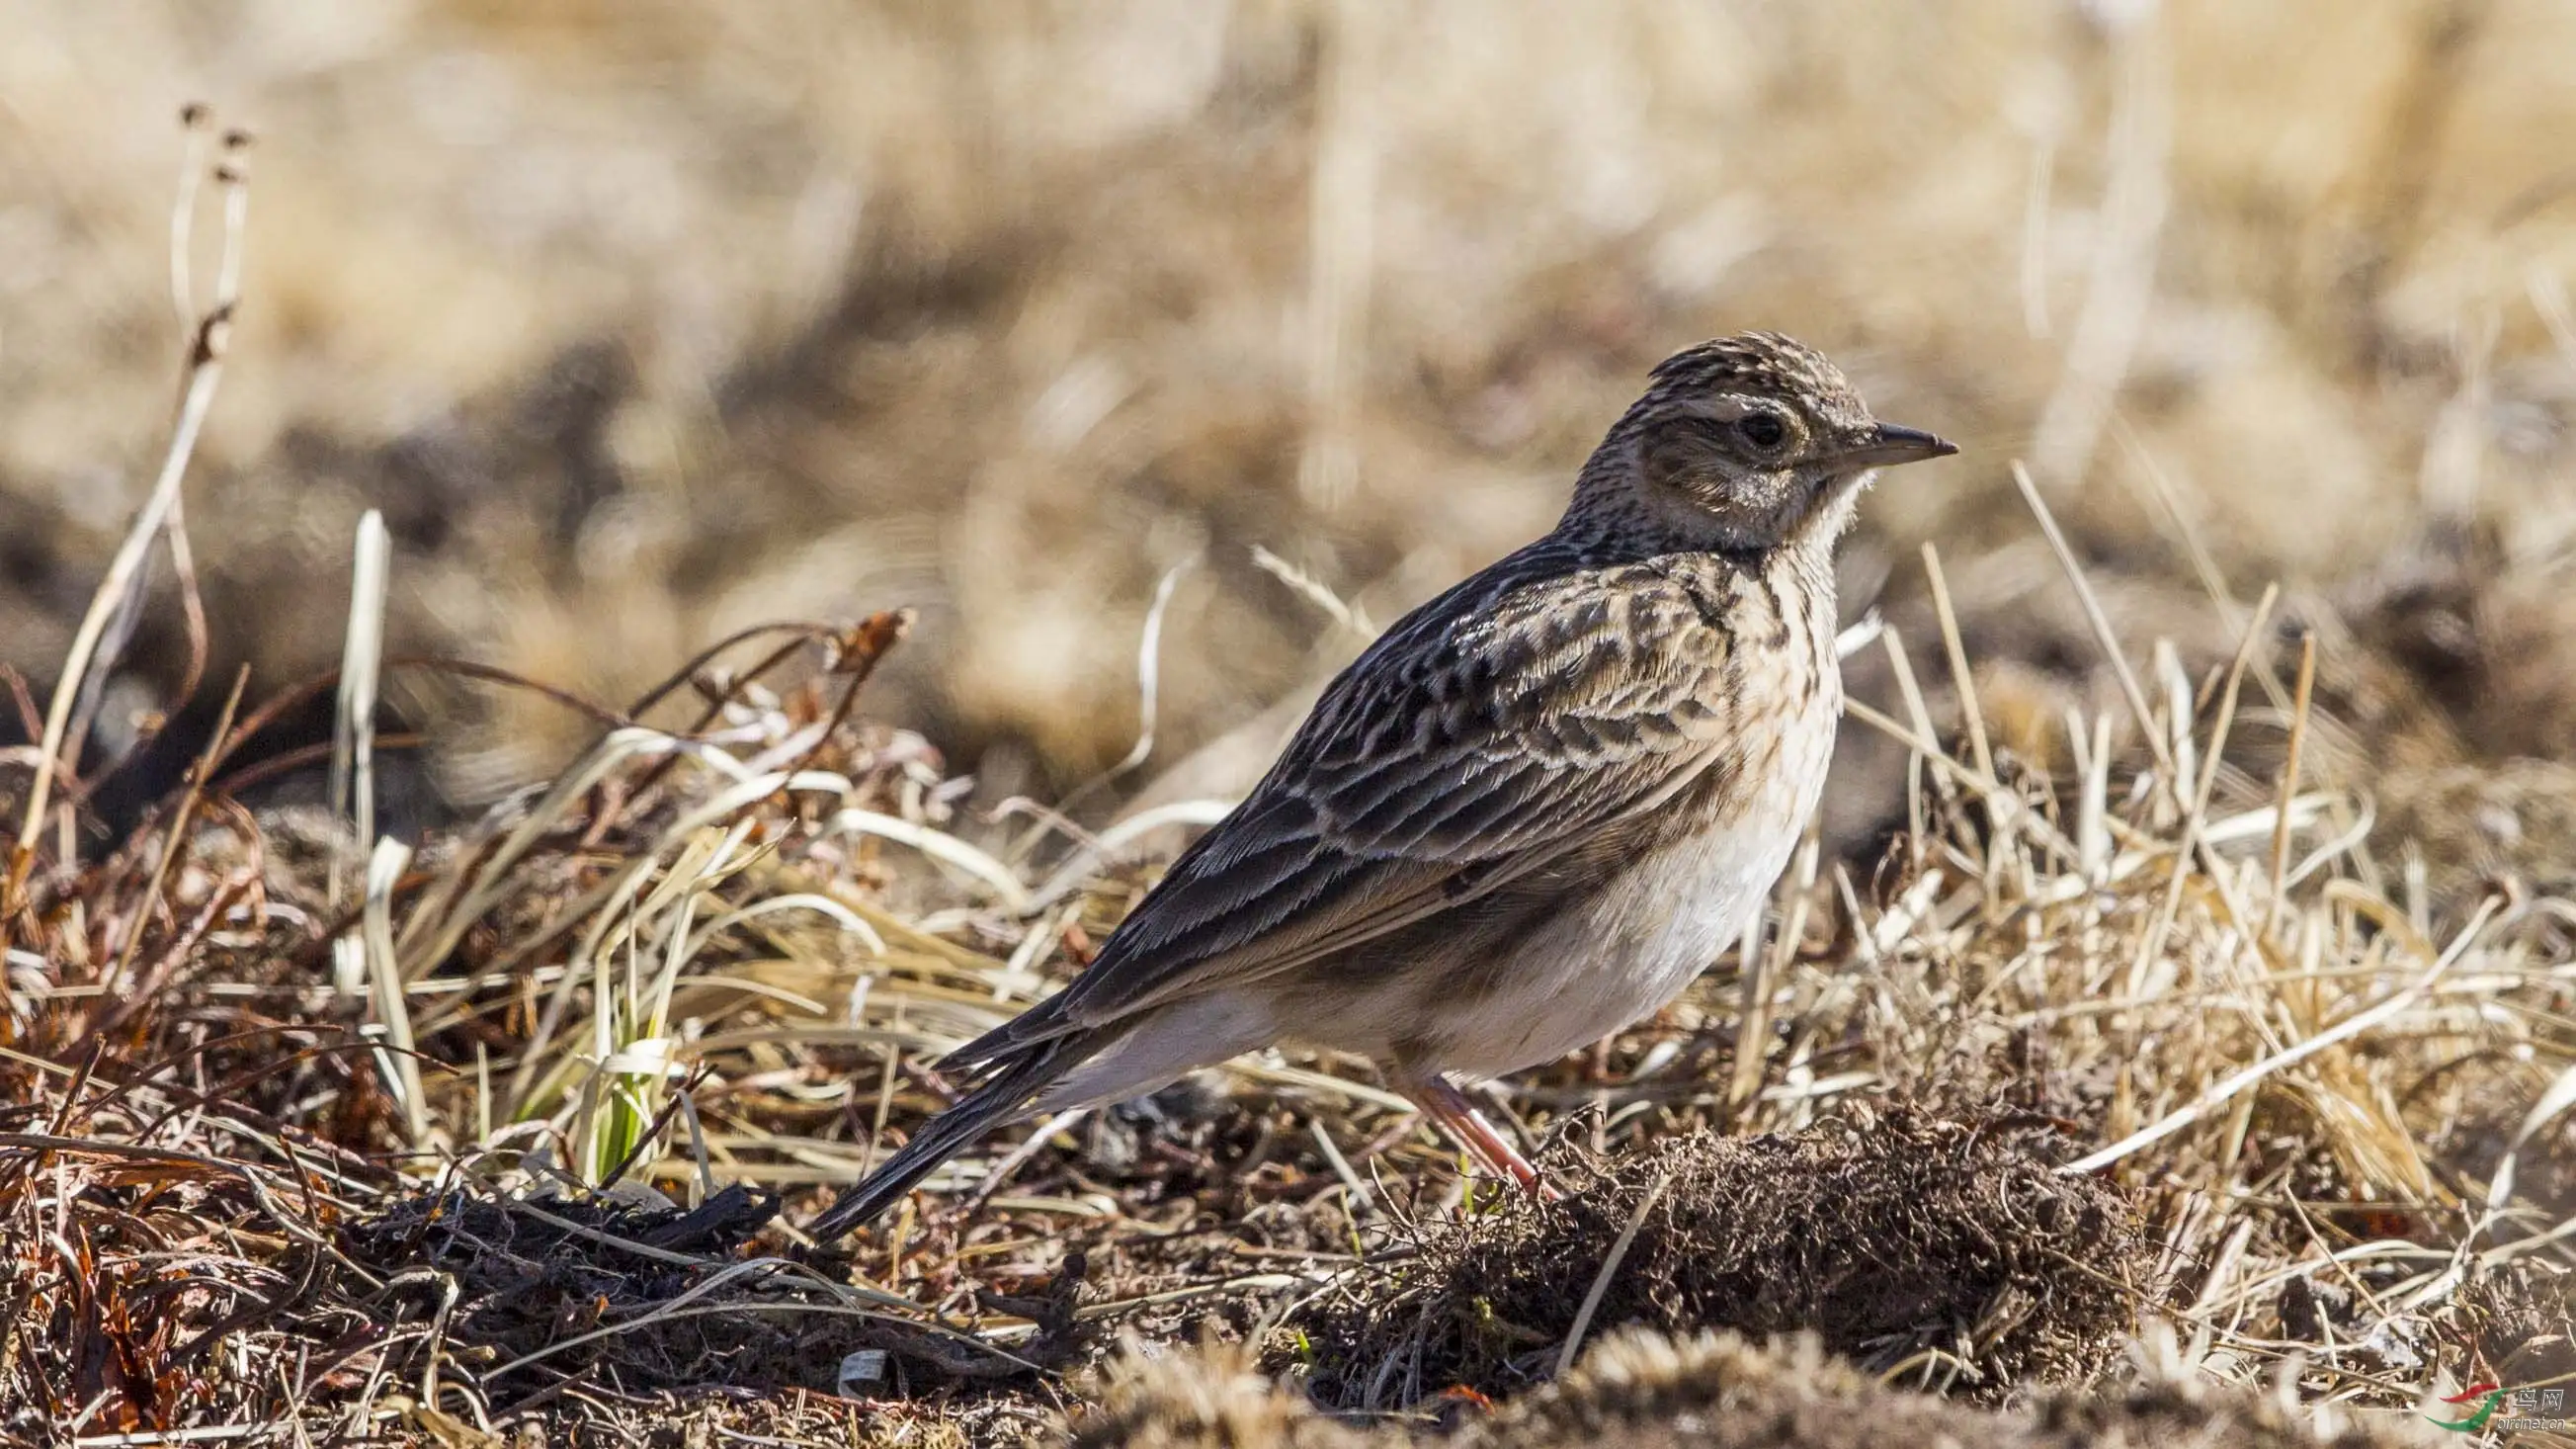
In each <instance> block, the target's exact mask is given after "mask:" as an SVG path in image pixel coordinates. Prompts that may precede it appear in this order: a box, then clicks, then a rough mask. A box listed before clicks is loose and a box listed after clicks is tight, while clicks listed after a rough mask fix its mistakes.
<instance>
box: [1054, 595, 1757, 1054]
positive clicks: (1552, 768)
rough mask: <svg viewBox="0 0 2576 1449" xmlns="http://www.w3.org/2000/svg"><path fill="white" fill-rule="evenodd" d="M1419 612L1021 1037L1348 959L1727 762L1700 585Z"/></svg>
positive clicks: (1717, 653) (1726, 683)
mask: <svg viewBox="0 0 2576 1449" xmlns="http://www.w3.org/2000/svg"><path fill="white" fill-rule="evenodd" d="M1443 602H1446V601H1443ZM1439 608H1440V605H1439V604H1437V603H1435V604H1434V605H1432V606H1430V607H1429V608H1427V609H1426V610H1425V612H1424V613H1423V614H1421V615H1417V616H1416V617H1414V618H1412V619H1409V620H1407V621H1406V622H1405V624H1404V625H1401V626H1399V627H1398V629H1397V630H1395V631H1393V632H1391V633H1390V634H1389V635H1388V636H1387V637H1386V638H1384V639H1381V640H1380V641H1379V642H1378V644H1377V645H1376V646H1375V647H1373V648H1372V649H1371V650H1370V651H1369V653H1368V654H1366V655H1363V656H1362V658H1361V659H1360V661H1359V662H1358V663H1357V664H1355V665H1353V666H1352V668H1351V669H1350V670H1349V671H1348V672H1346V673H1345V674H1344V675H1343V676H1342V677H1341V678H1340V679H1338V680H1336V681H1335V682H1334V684H1333V686H1332V687H1331V688H1330V689H1329V690H1327V691H1326V693H1325V696H1324V698H1323V699H1322V701H1320V702H1319V703H1318V705H1317V707H1316V710H1315V713H1314V714H1313V716H1311V717H1310V718H1309V719H1308V720H1307V722H1306V724H1305V725H1304V727H1302V728H1301V729H1300V730H1299V732H1298V735H1297V737H1296V738H1295V739H1294V740H1293V741H1291V743H1290V744H1289V747H1288V749H1287V752H1286V753H1285V754H1284V755H1282V756H1281V758H1280V761H1279V763H1278V765H1277V766H1275V767H1274V768H1273V769H1272V771H1271V773H1270V775H1269V776H1268V777H1267V778H1266V779H1264V780H1263V781H1262V783H1261V784H1260V785H1259V786H1258V787H1257V788H1256V789H1255V790H1254V791H1253V793H1252V795H1251V796H1250V797H1249V798H1247V799H1246V800H1245V801H1244V803H1243V804H1242V806H1241V807H1239V808H1238V809H1237V810H1236V811H1235V812H1234V813H1233V814H1232V815H1229V816H1228V817H1226V819H1225V820H1223V821H1222V822H1220V823H1219V824H1218V825H1217V826H1216V827H1215V828H1214V829H1212V830H1210V831H1209V833H1208V834H1207V835H1205V836H1203V837H1201V838H1200V839H1199V841H1198V842H1197V843H1196V844H1195V845H1194V846H1192V847H1191V848H1190V849H1189V850H1188V851H1187V852H1186V853H1184V854H1183V855H1182V856H1181V858H1180V859H1179V860H1178V861H1176V862H1175V863H1174V865H1173V867H1172V870H1171V872H1170V873H1169V874H1168V875H1167V876H1166V877H1165V878H1164V880H1163V882H1162V884H1161V885H1160V886H1159V887H1157V888H1156V890H1155V891H1154V892H1153V893H1152V895H1150V896H1149V897H1147V899H1146V900H1145V902H1144V904H1143V905H1141V906H1140V907H1138V909H1137V910H1136V912H1135V913H1134V914H1133V915H1131V916H1130V917H1129V918H1128V919H1127V921H1126V922H1125V923H1123V924H1122V925H1121V926H1120V927H1119V929H1118V930H1117V932H1116V933H1115V934H1113V935H1112V936H1111V937H1110V939H1109V941H1108V942H1107V943H1106V944H1105V945H1104V946H1103V948H1102V951H1101V955H1100V957H1099V959H1097V960H1096V961H1094V962H1093V964H1092V965H1091V967H1090V969H1088V970H1086V971H1085V972H1084V973H1083V974H1082V976H1081V977H1080V978H1079V979H1077V980H1076V981H1075V982H1074V983H1073V984H1072V985H1071V986H1069V987H1067V988H1066V990H1065V992H1064V993H1063V995H1062V996H1061V997H1060V998H1059V1000H1058V1001H1056V1002H1051V1003H1049V1004H1050V1006H1052V1007H1054V1008H1055V1009H1054V1010H1052V1011H1049V1012H1046V1013H1044V1014H1043V1017H1042V1018H1041V1020H1042V1021H1043V1022H1044V1026H1042V1027H1041V1028H1040V1030H1041V1031H1047V1030H1066V1029H1073V1028H1078V1027H1088V1026H1098V1025H1102V1024H1105V1023H1107V1022H1110V1021H1113V1020H1115V1019H1117V1018H1119V1017H1121V1016H1124V1015H1127V1014H1128V1013H1130V1012H1134V1011H1137V1010H1141V1009H1144V1008H1146V1007H1150V1006H1154V1005H1158V1004H1161V1003H1164V1002H1168V1001H1172V1000H1175V999H1179V998H1182V997H1188V996H1195V995H1198V994H1199V993H1201V992H1204V991H1208V990H1213V989H1218V988H1221V987H1225V986H1228V985H1233V984H1237V983H1241V982H1245V981H1250V980H1256V979H1259V978H1262V977H1266V976H1269V975H1272V974H1275V973H1278V972H1282V971H1288V970H1293V969H1295V968H1297V967H1298V966H1300V965H1303V964H1306V963H1309V962H1313V961H1316V960H1318V959H1321V958H1323V957H1325V956H1328V955H1330V954H1333V953H1335V952H1339V951H1344V950H1348V949H1349V948H1351V947H1353V946H1356V945H1359V944H1361V943H1363V942H1365V941H1368V940H1370V939H1372V938H1374V937H1377V936H1380V935H1383V934H1385V933H1387V932H1389V931H1393V930H1396V929H1398V928H1400V927H1403V926H1407V925H1410V924H1413V923H1415V922H1418V921H1421V920H1424V919H1426V918H1428V917H1430V916H1434V915H1437V914H1438V913H1440V912H1442V911H1444V910H1450V909H1454V908H1456V907H1458V906H1461V905H1463V904H1465V903H1467V902H1468V901H1471V900H1473V899H1475V898H1476V897H1478V896H1481V895H1484V894H1486V893H1488V892H1490V891H1492V890H1494V889H1496V888H1498V887H1500V886H1502V885H1504V884H1507V883H1509V882H1510V881H1512V880H1513V879H1515V878H1517V877H1519V876H1520V875H1522V874H1524V873H1526V872H1527V871H1529V870H1532V869H1534V868H1537V867H1539V866H1541V865H1544V864H1545V863H1547V862H1548V861H1550V860H1553V859H1556V858H1558V857H1560V856H1562V855H1564V854H1566V853H1568V852H1571V851H1577V850H1581V849H1583V848H1585V847H1586V846H1600V845H1603V844H1605V843H1606V842H1607V840H1609V839H1611V838H1614V837H1616V836H1618V835H1622V834H1624V833H1625V832H1624V831H1622V830H1621V827H1622V826H1623V825H1625V824H1628V823H1630V822H1633V821H1636V820H1638V819H1639V818H1640V817H1642V816H1645V815H1647V814H1649V813H1650V812H1652V811H1653V810H1654V809H1656V807H1658V806H1660V805H1662V804H1663V803H1664V802H1665V801H1666V800H1668V799H1670V798H1671V797H1672V796H1673V795H1674V794H1675V793H1676V792H1678V791H1680V790H1681V789H1682V788H1684V787H1685V786H1687V785H1689V784H1690V783H1691V782H1692V781H1693V780H1694V779H1696V778H1698V776H1699V775H1700V773H1701V772H1702V771H1704V770H1708V769H1711V768H1727V767H1728V766H1727V761H1728V759H1729V758H1730V756H1731V755H1732V754H1733V753H1734V752H1733V751H1732V750H1730V748H1729V746H1730V743H1731V741H1732V740H1733V738H1734V736H1735V735H1736V732H1737V729H1738V719H1737V716H1736V712H1735V710H1734V709H1733V708H1732V707H1731V706H1730V704H1729V702H1728V701H1729V699H1730V697H1731V696H1732V695H1733V694H1734V693H1735V691H1734V690H1733V689H1732V688H1730V682H1731V681H1730V666H1731V662H1732V660H1733V659H1734V657H1735V651H1734V650H1732V649H1731V648H1730V647H1729V636H1728V634H1727V632H1726V630H1725V629H1724V628H1723V627H1722V626H1721V625H1720V624H1719V623H1718V622H1716V621H1715V620H1714V619H1713V618H1712V617H1711V616H1710V611H1709V609H1708V608H1707V607H1706V600H1705V599H1704V598H1701V597H1699V596H1696V595H1694V594H1693V593H1691V592H1689V591H1687V590H1684V589H1682V588H1681V587H1680V586H1678V585H1671V584H1663V585H1657V584H1655V583H1654V582H1653V581H1652V580H1651V579H1649V580H1647V581H1646V582H1645V583H1644V584H1642V585H1641V584H1638V583H1636V582H1634V581H1631V582H1630V583H1629V584H1628V585H1627V587H1624V588H1618V589H1605V588H1602V587H1600V586H1599V582H1598V581H1597V580H1596V581H1594V582H1593V584H1592V586H1590V587H1556V588H1529V589H1524V590H1521V591H1519V592H1517V593H1514V594H1510V595H1507V596H1506V597H1505V598H1504V599H1503V600H1501V601H1500V602H1498V603H1496V604H1493V605H1490V606H1489V607H1488V608H1487V609H1486V610H1484V611H1482V612H1481V613H1480V614H1479V615H1478V616H1475V617H1472V618H1469V619H1466V620H1463V621H1462V620H1448V621H1444V620H1443V619H1441V618H1440V617H1439V614H1438V610H1439Z"/></svg>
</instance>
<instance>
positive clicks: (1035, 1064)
mask: <svg viewBox="0 0 2576 1449" xmlns="http://www.w3.org/2000/svg"><path fill="white" fill-rule="evenodd" d="M981 1046H983V1043H981V1042H977V1043H971V1044H969V1045H968V1046H967V1047H966V1048H965V1049H964V1050H963V1051H961V1052H960V1053H959V1055H961V1056H963V1055H966V1054H968V1053H973V1052H975V1051H976V1050H977V1048H979V1047H981ZM1084 1055H1085V1053H1084V1052H1083V1051H1082V1049H1081V1043H1080V1042H1079V1040H1078V1039H1069V1038H1066V1037H1051V1038H1047V1039H1044V1040H1039V1041H1032V1042H1028V1043H1026V1044H1025V1045H1024V1046H1022V1047H1020V1048H1019V1049H1018V1050H1016V1051H1011V1050H1005V1051H1004V1052H1002V1053H1000V1054H998V1055H995V1056H990V1057H987V1059H986V1062H985V1064H984V1072H983V1073H981V1074H982V1075H985V1076H986V1080H985V1081H984V1083H983V1084H982V1085H980V1086H978V1087H976V1088H975V1090H973V1091H971V1092H969V1093H967V1094H966V1095H965V1096H963V1097H960V1098H958V1099H957V1102H956V1105H954V1106H952V1107H950V1108H948V1109H947V1110H946V1111H944V1112H941V1113H940V1114H939V1115H938V1116H936V1117H933V1118H931V1119H930V1120H929V1121H928V1122H926V1123H924V1124H923V1125H922V1128H921V1130H920V1131H919V1132H916V1133H914V1134H913V1138H912V1140H911V1141H910V1142H907V1143H905V1144H904V1145H903V1148H902V1150H901V1151H899V1152H897V1153H895V1155H894V1156H892V1157H889V1158H887V1159H886V1160H885V1161H884V1162H882V1163H880V1164H878V1166H877V1168H876V1170H875V1171H873V1172H870V1173H869V1174H868V1175H867V1176H866V1177H863V1178H861V1179H859V1181H858V1183H857V1184H856V1185H855V1186H853V1187H851V1188H850V1190H849V1191H847V1192H844V1193H842V1194H841V1196H840V1200H839V1201H837V1202H835V1203H833V1204H832V1205H831V1206H830V1207H828V1208H825V1209H824V1210H823V1213H822V1216H820V1217H817V1218H816V1219H814V1221H813V1222H812V1223H811V1224H809V1225H808V1226H807V1227H806V1229H805V1231H807V1232H808V1233H811V1234H812V1235H813V1236H814V1238H815V1240H816V1241H818V1242H826V1243H828V1242H831V1241H833V1240H834V1239H837V1238H839V1237H841V1236H842V1235H844V1234H846V1233H848V1232H849V1231H850V1230H851V1229H852V1228H855V1227H858V1226H859V1225H860V1224H862V1223H867V1222H872V1221H874V1220H875V1219H876V1218H877V1216H878V1215H879V1214H881V1213H883V1212H884V1211H885V1210H886V1209H887V1208H890V1207H892V1206H894V1205H895V1203H896V1202H898V1201H900V1200H901V1199H902V1197H903V1195H904V1194H905V1193H908V1192H910V1191H912V1189H913V1188H914V1187H915V1186H916V1185H917V1184H919V1183H920V1181H921V1180H922V1179H923V1178H925V1177H928V1176H929V1175H930V1174H931V1173H933V1172H935V1171H937V1170H938V1168H939V1164H941V1163H943V1162H946V1161H947V1160H948V1159H949V1158H951V1157H954V1156H956V1155H957V1153H958V1151H959V1150H960V1149H962V1148H964V1147H965V1146H966V1144H968V1143H970V1142H972V1141H974V1140H975V1139H976V1138H978V1137H981V1136H983V1135H984V1133H985V1132H986V1131H988V1130H990V1129H991V1128H993V1127H996V1126H999V1125H1000V1124H1002V1123H1004V1122H1007V1121H1009V1120H1011V1119H1012V1118H1013V1117H1016V1116H1018V1115H1019V1114H1020V1112H1021V1111H1022V1109H1024V1108H1026V1107H1027V1106H1028V1104H1029V1101H1030V1099H1031V1098H1033V1097H1035V1096H1036V1095H1037V1094H1038V1093H1039V1092H1040V1091H1041V1090H1043V1089H1044V1088H1045V1087H1046V1085H1047V1084H1048V1083H1049V1082H1052V1081H1054V1080H1055V1079H1056V1078H1057V1077H1060V1076H1062V1075H1064V1073H1065V1072H1066V1071H1067V1070H1068V1069H1069V1068H1071V1067H1072V1066H1073V1065H1074V1064H1075V1063H1077V1062H1079V1061H1080V1060H1081V1059H1082V1058H1083V1056H1084ZM942 1065H946V1063H942Z"/></svg>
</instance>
